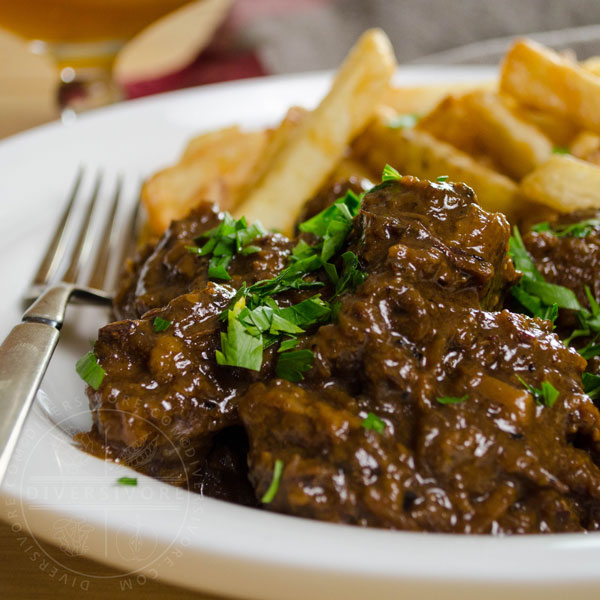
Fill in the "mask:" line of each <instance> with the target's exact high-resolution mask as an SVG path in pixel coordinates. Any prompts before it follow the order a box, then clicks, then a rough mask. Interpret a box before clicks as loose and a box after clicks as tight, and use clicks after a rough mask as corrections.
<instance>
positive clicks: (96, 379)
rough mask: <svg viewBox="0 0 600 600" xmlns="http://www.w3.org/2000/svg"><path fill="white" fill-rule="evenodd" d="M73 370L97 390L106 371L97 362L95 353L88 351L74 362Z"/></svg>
mask: <svg viewBox="0 0 600 600" xmlns="http://www.w3.org/2000/svg"><path fill="white" fill-rule="evenodd" d="M75 370H76V371H77V374H78V375H79V377H81V379H83V380H84V381H85V382H86V383H87V384H88V385H89V386H90V387H92V388H94V389H95V390H97V389H98V388H99V387H100V385H101V384H102V380H103V379H104V376H105V375H106V371H105V370H104V369H103V368H102V367H101V366H100V365H99V364H98V360H97V359H96V355H95V354H94V352H92V351H90V352H88V353H87V354H86V355H85V356H82V357H81V358H80V359H79V360H78V361H77V363H76V364H75Z"/></svg>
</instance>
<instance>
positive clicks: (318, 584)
mask: <svg viewBox="0 0 600 600" xmlns="http://www.w3.org/2000/svg"><path fill="white" fill-rule="evenodd" d="M485 74H489V71H485V70H482V69H472V68H458V69H457V68H444V69H443V70H442V69H436V68H427V67H419V68H416V69H415V68H413V69H403V70H400V71H399V73H398V78H399V80H401V81H405V82H416V83H417V82H432V81H448V80H457V81H458V80H465V79H473V78H476V77H481V76H482V75H485ZM327 82H328V75H326V74H308V75H302V76H294V77H280V78H267V79H259V80H251V81H245V82H240V83H232V84H223V85H217V86H209V87H205V88H202V89H192V90H187V91H183V92H177V93H173V94H168V95H164V96H159V97H153V98H149V99H144V100H139V101H135V102H130V103H126V104H122V105H118V106H114V107H111V108H107V109H104V110H101V111H98V112H95V113H90V114H88V115H85V116H83V117H81V118H79V119H78V121H77V122H76V123H74V124H71V125H69V126H62V125H61V124H51V125H48V126H45V127H42V128H39V129H37V130H34V131H31V132H27V133H24V134H22V135H19V136H16V137H14V138H11V139H8V140H6V141H3V142H1V143H0V206H1V210H2V213H1V214H2V219H1V220H0V257H1V258H0V261H1V262H0V288H1V290H2V294H0V315H1V317H0V321H1V323H0V338H3V337H4V335H5V334H6V333H7V332H8V330H9V329H10V327H11V326H12V325H13V324H14V323H16V321H17V320H18V318H19V313H20V306H19V301H18V298H19V294H20V293H21V292H22V290H23V288H24V287H25V285H26V282H27V280H28V278H29V276H30V275H31V273H32V272H33V268H34V265H35V263H36V259H37V257H38V256H39V254H40V253H41V251H42V249H43V248H44V246H45V244H46V242H47V239H48V236H49V233H50V231H51V229H52V226H53V224H54V222H55V220H56V216H57V213H58V211H59V209H60V207H61V206H62V203H63V202H64V199H65V196H66V192H67V190H68V188H69V185H70V183H71V181H72V178H73V176H74V173H75V171H76V169H77V166H78V165H79V164H84V165H88V166H96V167H102V168H103V169H104V171H105V172H106V173H107V174H108V175H109V179H111V177H113V178H114V175H115V174H116V173H117V172H122V173H124V174H125V175H126V177H127V196H128V198H129V200H130V201H133V200H134V191H135V188H136V186H137V184H138V181H139V179H140V178H141V177H144V176H146V175H148V174H149V173H151V172H153V171H154V170H155V169H157V168H158V167H161V166H163V165H165V164H167V163H169V162H172V161H173V160H174V159H175V158H176V156H177V155H178V153H179V152H180V150H181V149H182V147H183V144H184V142H185V140H186V139H188V138H189V137H190V136H191V135H193V134H195V133H198V132H201V131H203V130H208V129H212V128H215V127H219V126H223V125H227V124H233V123H240V124H242V125H244V126H248V127H258V126H263V125H266V124H272V123H275V122H276V121H277V120H278V119H279V118H280V117H281V116H282V115H283V114H284V112H285V109H286V108H287V107H288V106H290V105H291V104H294V103H299V104H304V105H306V106H311V105H314V104H315V103H316V102H317V101H318V99H319V97H320V96H321V94H322V93H323V92H324V90H325V89H326V86H327ZM90 182H91V180H90ZM90 182H88V183H90ZM109 191H110V190H109V189H108V188H105V191H104V194H103V198H102V199H103V200H106V199H107V197H108V192H109ZM106 319H107V313H106V312H105V311H102V310H98V309H90V308H79V307H73V308H70V309H69V313H68V319H67V320H68V325H67V326H66V327H65V330H64V335H63V339H62V340H61V343H60V345H59V347H58V349H57V352H56V354H55V357H54V359H53V362H52V364H51V367H50V369H49V371H48V373H47V376H46V378H45V380H44V383H43V386H42V391H41V392H40V394H39V396H38V400H37V402H36V405H35V407H34V409H33V411H32V413H31V414H30V415H29V417H28V420H27V424H26V431H25V433H24V435H23V437H22V439H21V440H20V443H19V446H18V449H17V452H16V455H15V457H14V458H13V461H12V463H11V467H10V471H9V476H8V477H7V479H6V481H5V482H4V485H3V487H2V489H1V490H0V492H1V496H0V516H2V517H3V518H5V519H7V520H8V521H10V522H11V523H12V525H13V528H14V529H15V531H19V530H20V529H27V530H29V531H30V532H31V533H32V534H33V538H34V541H35V542H36V546H35V547H34V548H33V550H31V551H30V556H31V560H32V562H33V563H34V564H36V561H37V564H38V567H39V568H42V567H41V566H40V564H41V563H40V561H44V560H47V561H49V563H50V564H58V567H59V568H61V567H60V557H61V555H60V553H58V554H57V553H54V554H53V555H52V556H51V557H50V558H48V557H45V555H44V552H45V551H47V547H46V546H44V545H43V543H41V544H40V547H39V548H37V542H42V541H43V540H52V541H53V542H54V543H55V544H58V545H59V546H61V547H62V549H63V551H65V552H66V553H68V554H83V555H86V556H89V557H92V558H94V559H97V560H100V561H103V562H105V563H108V564H111V565H114V566H116V567H118V568H119V569H121V570H125V571H127V572H130V573H131V581H132V582H133V584H140V583H143V580H144V577H159V578H162V579H164V580H166V581H170V582H173V583H177V584H179V585H182V586H186V587H190V588H196V589H202V590H206V591H213V592H217V593H220V594H224V595H236V596H244V597H253V598H261V599H265V600H268V599H277V600H282V599H292V598H303V599H305V598H315V599H316V598H328V599H334V598H340V599H342V598H343V599H344V600H351V599H353V598H366V597H368V598H377V599H378V600H380V599H383V598H400V597H402V598H409V599H411V600H412V599H417V598H418V599H421V598H423V599H427V598H432V599H433V598H435V599H436V600H442V599H445V598H461V599H463V600H467V599H471V598H472V599H475V598H477V599H478V600H480V599H482V598H484V599H492V598H504V597H508V596H509V595H510V596H511V597H513V598H521V597H522V598H527V599H528V600H534V599H537V598H540V599H541V598H544V600H549V599H551V598H557V599H558V598H564V597H566V594H567V593H569V594H573V595H575V596H576V597H577V598H578V599H579V600H583V599H584V598H597V597H598V595H599V594H600V592H599V590H600V536H598V534H589V535H561V536H556V535H552V536H528V537H512V538H491V537H460V536H449V535H426V534H425V535H424V534H414V533H402V532H392V531H378V530H367V529H360V528H358V527H347V526H339V525H330V524H324V523H318V522H313V521H308V520H302V519H297V518H293V517H287V516H282V515H276V514H271V513H268V512H261V511H258V510H251V509H247V508H243V507H238V506H234V505H230V504H226V503H223V502H219V501H216V500H212V499H209V498H202V497H200V496H197V495H192V494H189V493H187V492H183V491H181V490H178V489H175V488H173V487H170V486H167V485H165V484H163V483H160V482H158V481H155V480H152V479H149V478H146V477H143V476H138V479H139V483H138V486H137V487H119V486H117V485H115V481H116V479H117V478H118V477H120V476H123V475H131V474H132V473H131V472H130V471H128V470H127V469H125V468H123V467H120V466H118V465H115V464H112V463H106V462H104V461H102V460H99V459H97V458H93V457H91V456H88V455H86V454H83V453H82V452H80V451H79V450H78V449H77V448H76V447H75V446H74V445H73V443H72V441H71V438H70V434H71V433H72V432H75V431H78V430H81V429H85V428H86V427H87V426H89V423H90V416H89V411H88V410H87V401H86V399H85V395H84V386H83V384H82V382H81V381H80V380H79V379H78V377H77V375H76V374H75V372H74V368H73V365H74V363H75V360H76V359H77V358H78V357H79V356H81V355H82V354H83V353H84V352H85V351H86V350H87V348H88V340H89V339H92V338H94V337H95V335H96V331H97V328H98V326H100V325H101V324H102V323H103V322H105V321H106ZM24 551H25V549H24ZM28 552H29V551H28ZM33 552H37V553H38V555H37V556H35V557H34V555H33ZM34 558H35V559H34ZM69 576H70V577H71V578H72V583H70V584H71V585H73V586H76V585H80V586H82V589H83V585H84V584H83V582H85V581H86V580H87V581H88V585H89V580H90V579H91V580H93V577H92V576H90V575H89V574H87V573H74V572H72V571H71V572H70V573H69ZM86 578H87V579H86ZM69 581H70V582H71V580H69ZM92 585H93V581H92ZM567 590H568V592H567Z"/></svg>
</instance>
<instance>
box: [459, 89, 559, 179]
mask: <svg viewBox="0 0 600 600" xmlns="http://www.w3.org/2000/svg"><path fill="white" fill-rule="evenodd" d="M464 102H465V106H466V111H465V112H466V113H467V114H468V115H469V117H470V119H471V122H472V127H473V129H474V130H475V131H476V132H477V137H478V139H479V140H481V143H482V144H483V146H484V147H485V149H486V151H487V152H488V153H489V154H490V155H491V156H492V157H493V159H494V160H495V161H496V163H497V164H499V165H500V166H501V169H502V171H503V172H505V173H506V174H507V175H509V176H510V177H512V178H513V179H516V180H519V179H521V178H522V177H524V176H525V175H526V174H527V173H529V171H532V170H533V169H535V168H536V167H537V166H538V165H540V164H542V163H543V162H544V161H546V160H548V158H550V156H551V155H552V147H553V144H552V142H551V141H550V140H549V139H548V138H547V137H546V136H545V135H544V134H543V133H542V132H541V131H540V130H539V129H538V128H537V127H534V126H533V125H530V124H529V123H527V122H526V121H523V120H522V119H520V118H519V117H518V116H517V115H516V114H514V113H513V112H512V110H511V109H510V108H509V106H508V105H507V104H506V103H505V102H504V101H503V99H502V98H501V97H500V96H499V95H498V94H493V93H490V92H473V93H471V94H466V95H465V96H464Z"/></svg>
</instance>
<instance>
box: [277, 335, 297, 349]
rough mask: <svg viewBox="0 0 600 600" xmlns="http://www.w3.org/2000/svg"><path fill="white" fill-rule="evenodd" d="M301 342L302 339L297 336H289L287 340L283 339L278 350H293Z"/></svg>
mask: <svg viewBox="0 0 600 600" xmlns="http://www.w3.org/2000/svg"><path fill="white" fill-rule="evenodd" d="M299 343H300V340H299V339H298V338H295V337H291V338H288V339H287V340H283V342H281V344H280V346H279V350H277V352H285V351H286V350H291V349H292V348H295V347H296V346H297V345H298V344H299Z"/></svg>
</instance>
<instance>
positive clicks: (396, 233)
mask: <svg viewBox="0 0 600 600" xmlns="http://www.w3.org/2000/svg"><path fill="white" fill-rule="evenodd" d="M326 197H327V196H326V195H322V196H321V198H320V199H318V200H316V201H314V202H313V204H314V205H315V206H316V205H317V204H318V205H319V206H322V204H323V203H324V204H326V203H327V202H328V201H327V200H324V198H326ZM330 201H331V200H329V202H330ZM313 208H314V207H312V208H311V206H309V207H308V208H307V214H312V213H314V212H315V211H316V210H318V209H315V210H313ZM219 218H220V216H219V215H218V213H216V212H215V211H214V210H213V209H212V208H211V207H210V206H208V205H204V206H202V207H200V208H199V209H197V210H196V211H194V212H192V213H191V214H190V216H189V217H187V218H186V219H184V220H182V221H179V222H175V223H173V224H172V225H171V227H170V229H169V231H168V232H167V233H166V234H165V236H164V237H163V238H162V239H161V241H159V243H158V244H157V245H156V247H154V248H149V249H147V250H146V251H144V252H143V253H142V254H141V255H140V256H139V257H138V259H137V261H134V262H132V263H131V264H130V265H129V268H128V272H127V275H126V277H125V278H124V283H123V287H122V289H121V291H120V292H119V295H118V297H117V301H116V304H115V312H116V314H117V315H118V316H119V318H121V319H123V320H121V321H117V322H115V323H110V324H108V325H106V326H105V327H103V328H102V329H101V330H100V333H99V338H98V341H97V342H96V345H95V352H96V355H97V357H98V361H99V363H100V364H101V366H102V367H103V368H104V369H105V370H106V376H105V378H104V381H103V383H102V385H101V387H100V388H99V389H98V391H94V390H92V389H88V395H89V398H90V405H91V408H92V413H93V416H94V429H93V431H92V432H91V434H89V435H87V436H82V437H80V439H81V440H82V441H87V442H88V444H91V446H89V448H90V449H92V450H93V449H94V447H95V449H96V451H101V452H102V453H104V451H105V449H106V448H108V449H109V451H110V454H111V457H112V458H113V459H115V458H116V459H119V460H121V461H123V462H125V463H126V464H130V465H131V466H133V467H134V468H136V469H138V470H140V471H141V472H145V473H149V474H151V475H153V476H155V477H159V478H161V477H162V478H164V479H165V480H168V481H169V482H171V483H177V484H179V485H187V486H188V487H189V488H190V489H193V490H194V491H198V492H200V493H205V494H207V495H211V496H215V497H218V498H223V499H227V500H230V501H234V502H239V503H243V504H249V505H258V504H259V502H258V499H260V498H261V497H262V495H263V494H264V493H265V491H266V490H267V488H268V487H269V484H270V483H271V479H272V475H273V468H274V464H275V461H276V460H281V461H282V462H283V464H284V469H283V474H282V477H281V481H280V484H279V487H278V490H277V493H276V494H275V497H274V499H273V501H272V502H271V503H269V504H268V505H266V507H267V508H268V509H269V510H275V511H279V512H283V513H287V514H292V515H297V516H304V517H310V518H316V519H321V520H327V521H335V522H344V523H352V524H358V525H367V526H376V527H387V528H394V529H406V530H422V531H443V532H461V533H532V532H550V531H582V530H594V529H598V528H599V526H600V520H599V515H598V507H600V469H599V468H598V457H599V454H598V450H599V446H598V444H599V441H600V414H599V412H598V410H597V408H596V407H595V406H594V404H593V403H592V401H591V400H590V399H589V397H588V396H586V395H585V394H584V393H583V390H582V384H581V375H582V372H583V371H584V370H585V368H586V363H585V361H584V360H583V359H582V358H581V356H580V355H579V354H577V353H576V352H575V351H574V350H572V349H568V348H567V347H565V346H564V344H563V343H562V342H561V340H560V339H559V337H558V336H557V335H556V334H555V333H553V332H552V327H551V325H550V323H549V322H547V321H542V320H539V319H532V318H529V317H526V316H523V315H520V314H515V313H512V312H509V311H507V310H501V309H502V306H503V299H504V296H505V293H506V291H507V290H508V289H509V288H510V286H511V285H513V284H514V283H516V282H517V281H518V275H517V274H516V273H515V271H514V268H513V266H512V262H511V261H510V260H509V259H508V258H507V250H508V239H509V226H508V224H507V222H506V221H505V219H504V217H503V216H501V215H499V214H489V213H486V212H485V211H483V210H482V209H481V208H480V207H479V206H478V205H477V203H476V199H475V197H474V194H473V192H472V191H471V190H470V189H469V188H467V187H466V186H464V185H461V184H456V185H451V184H446V183H430V182H423V181H419V180H417V179H414V178H411V177H404V178H402V180H401V181H398V182H391V183H387V184H384V185H382V186H379V187H378V188H375V189H374V191H372V192H370V193H369V194H367V195H366V196H365V198H364V201H363V205H362V210H361V213H360V214H359V216H358V217H357V218H356V219H355V223H354V227H353V230H352V232H351V234H350V236H349V238H348V240H347V243H346V248H345V249H350V250H352V251H353V252H354V253H355V254H356V255H357V256H358V258H359V261H360V266H361V269H363V270H364V271H365V272H366V273H367V274H368V277H367V279H366V281H365V282H364V283H363V284H362V285H360V286H359V287H358V288H357V289H356V290H355V291H353V292H349V293H347V294H345V295H344V296H343V297H342V306H341V310H340V313H339V317H338V320H337V321H336V322H335V323H331V324H328V325H324V326H321V327H319V328H314V329H313V330H312V331H309V332H308V334H307V335H305V336H302V341H301V344H300V348H310V349H311V350H312V351H313V352H314V354H315V362H314V366H313V368H312V369H311V370H310V371H308V372H307V373H306V378H305V380H304V381H302V382H300V383H299V384H293V383H290V382H288V381H285V380H282V379H278V378H276V377H275V376H274V355H275V353H276V347H272V348H270V349H269V350H267V351H266V352H265V360H264V364H263V368H262V369H261V371H260V372H258V373H255V372H251V371H247V370H244V369H239V368H231V367H220V366H218V365H217V364H216V362H215V359H214V355H215V350H216V349H218V348H219V347H220V340H219V335H220V333H221V331H222V330H223V325H222V323H221V322H220V321H219V320H218V315H219V314H220V312H221V311H222V310H223V309H224V308H225V307H226V306H227V305H228V303H229V301H230V300H231V298H232V296H233V295H234V293H235V290H236V289H237V288H238V287H239V286H240V285H241V284H242V282H244V281H245V282H247V283H248V284H250V283H253V282H255V281H258V280H261V279H266V278H270V277H273V276H274V275H275V274H277V273H278V272H279V271H280V270H282V269H283V268H284V267H285V266H286V264H287V257H288V255H289V253H290V251H291V249H292V248H293V247H294V245H295V241H292V240H288V239H286V238H284V237H282V236H280V235H277V234H269V235H267V236H265V237H264V238H262V239H261V240H260V242H259V245H260V247H261V251H260V252H259V253H257V254H253V255H250V256H248V257H236V258H234V260H233V262H232V264H231V266H230V269H229V272H230V274H231V275H232V280H231V281H230V282H227V284H226V285H223V284H220V283H216V282H211V281H209V280H208V277H207V259H205V258H200V257H198V256H195V255H193V254H191V253H190V252H188V251H187V250H185V246H186V245H190V244H191V243H193V238H194V237H196V236H197V235H198V234H199V233H201V232H202V231H205V230H207V229H209V228H212V227H214V226H215V224H216V223H217V222H218V220H219ZM534 241H535V240H533V241H532V240H531V239H529V238H528V237H526V243H527V244H528V247H530V248H531V252H532V254H533V255H534V256H535V257H536V259H537V260H538V261H540V263H543V261H544V260H545V259H544V258H540V256H542V257H545V256H546V254H545V253H544V251H543V249H540V248H541V247H540V244H538V246H536V245H535V244H534ZM592 241H593V240H589V242H590V243H591V242H592ZM540 243H541V242H540ZM548 243H550V242H548ZM538 250H539V253H540V254H539V255H538V254H536V252H538ZM576 253H577V250H576V249H575V248H574V249H573V250H572V254H571V255H570V258H572V259H573V260H572V261H571V262H572V263H573V264H576V265H579V264H580V262H581V260H580V258H577V257H576V256H575V255H576ZM595 256H596V258H595V259H594V260H599V259H598V255H597V254H596V255H595ZM559 257H560V258H562V259H564V260H565V262H567V263H568V264H571V263H570V262H569V260H570V259H569V260H568V259H566V258H565V256H564V252H559V253H558V254H557V258H556V259H555V260H557V261H558V258H559ZM557 264H558V263H557ZM561 264H562V263H561ZM568 264H567V265H566V266H565V267H564V268H563V267H562V266H561V267H559V269H558V271H560V272H561V273H562V271H564V270H565V269H568V268H569V267H568ZM598 264H600V263H594V264H593V265H592V266H591V267H590V265H587V264H583V265H581V269H582V272H583V271H585V273H586V277H588V278H589V283H588V285H590V286H596V287H594V289H596V290H597V292H596V293H597V295H600V294H598V291H600V290H598V286H600V283H599V282H598ZM542 267H543V268H545V267H544V266H543V265H542ZM589 268H593V269H594V270H593V274H592V275H590V274H589V272H588V271H586V269H589ZM544 274H546V275H548V278H549V279H551V277H550V266H548V270H547V271H544ZM318 276H319V275H318ZM561 277H562V279H560V283H562V284H563V285H569V282H568V281H567V280H566V279H564V278H565V277H567V275H564V274H563V275H561ZM323 280H324V281H325V278H323ZM585 281H588V279H586V280H585ZM578 283H580V282H578ZM322 293H323V296H324V297H325V298H326V297H328V294H330V293H331V291H330V290H328V289H327V287H326V288H324V289H323V290H322ZM576 293H579V292H578V291H576ZM307 295H311V294H308V292H303V293H296V294H294V295H293V297H292V296H291V295H288V296H285V295H284V296H283V297H279V296H278V297H277V301H278V302H279V303H280V304H281V305H286V304H289V303H290V302H297V301H299V300H300V299H302V298H303V297H306V296H307ZM155 316H161V317H162V318H164V319H167V320H169V321H170V322H171V327H170V328H169V329H168V330H167V331H164V332H160V333H156V332H155V331H154V330H153V327H152V324H151V320H152V319H153V318H154V317H155ZM519 377H521V378H522V379H523V380H524V381H526V382H527V383H528V384H530V385H532V386H534V387H538V388H539V387H540V386H541V384H542V383H543V382H544V381H548V382H550V383H552V385H553V386H554V387H555V388H556V389H557V390H558V391H559V398H558V400H557V401H556V403H555V404H554V406H552V407H547V406H538V405H537V404H536V403H535V401H534V398H533V396H532V395H531V394H529V393H528V392H527V391H526V390H525V389H524V387H523V385H522V383H521V382H520V381H519ZM463 396H467V398H466V399H465V400H463V401H462V402H459V403H456V404H441V403H440V402H438V401H437V399H438V398H442V397H463ZM368 413H374V414H375V415H377V416H378V417H379V418H380V419H382V420H383V422H384V423H385V428H384V430H383V432H382V433H378V432H376V431H373V430H369V429H366V428H365V427H364V426H363V420H364V419H365V417H366V416H367V415H368ZM93 444H96V445H95V446H93Z"/></svg>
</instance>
